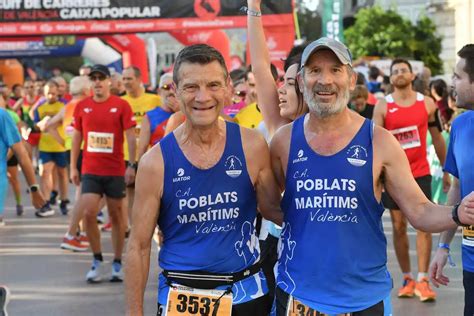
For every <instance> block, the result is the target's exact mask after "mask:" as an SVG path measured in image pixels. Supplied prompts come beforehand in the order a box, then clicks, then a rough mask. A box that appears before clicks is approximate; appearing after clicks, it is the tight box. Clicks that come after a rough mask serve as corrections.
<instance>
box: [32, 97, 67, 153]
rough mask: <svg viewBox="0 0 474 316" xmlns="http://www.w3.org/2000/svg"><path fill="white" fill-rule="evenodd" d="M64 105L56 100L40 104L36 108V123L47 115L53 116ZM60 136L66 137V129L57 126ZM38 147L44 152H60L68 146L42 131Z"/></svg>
mask: <svg viewBox="0 0 474 316" xmlns="http://www.w3.org/2000/svg"><path fill="white" fill-rule="evenodd" d="M63 107H64V103H62V102H60V101H56V102H55V103H48V102H47V101H46V102H45V103H43V104H42V105H40V106H38V107H37V108H36V110H35V123H38V122H39V121H41V120H42V119H43V118H45V117H46V116H49V117H51V118H52V117H53V116H55V115H56V114H57V113H59V111H61V109H62V108H63ZM57 130H58V133H59V136H61V137H62V138H64V136H65V135H64V129H63V127H62V126H58V127H57ZM38 149H39V150H40V151H44V152H51V153H59V152H65V151H66V148H64V146H63V145H61V144H60V143H58V142H57V141H56V139H54V137H53V136H51V135H50V134H48V133H45V132H42V133H41V138H40V141H39V145H38Z"/></svg>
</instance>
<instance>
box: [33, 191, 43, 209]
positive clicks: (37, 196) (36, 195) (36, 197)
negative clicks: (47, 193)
mask: <svg viewBox="0 0 474 316" xmlns="http://www.w3.org/2000/svg"><path fill="white" fill-rule="evenodd" d="M30 195H31V203H33V206H34V207H35V208H36V209H40V208H41V207H42V206H43V205H45V204H46V201H45V199H44V197H43V194H41V192H40V190H37V191H36V192H31V193H30Z"/></svg>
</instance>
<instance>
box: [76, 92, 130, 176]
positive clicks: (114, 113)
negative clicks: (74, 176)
mask: <svg viewBox="0 0 474 316" xmlns="http://www.w3.org/2000/svg"><path fill="white" fill-rule="evenodd" d="M135 125H136V123H135V120H134V118H133V112H132V108H131V107H130V105H129V104H128V102H127V101H125V100H123V99H121V98H119V97H116V96H113V95H112V96H110V97H109V98H108V99H107V100H106V101H104V102H100V103H99V102H95V101H94V100H93V99H92V97H89V98H86V99H84V100H82V101H81V102H79V103H78V104H77V105H76V108H75V110H74V128H75V129H77V130H78V131H79V132H81V134H82V137H83V139H84V150H83V160H82V174H92V175H98V176H124V175H125V164H124V160H123V159H124V158H123V140H124V131H125V130H127V129H129V128H132V127H134V126H135Z"/></svg>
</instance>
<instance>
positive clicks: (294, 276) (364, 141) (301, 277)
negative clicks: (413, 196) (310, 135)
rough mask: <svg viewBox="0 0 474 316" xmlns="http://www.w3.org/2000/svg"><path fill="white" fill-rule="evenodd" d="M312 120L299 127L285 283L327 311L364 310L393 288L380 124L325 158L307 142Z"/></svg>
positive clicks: (282, 249)
mask: <svg viewBox="0 0 474 316" xmlns="http://www.w3.org/2000/svg"><path fill="white" fill-rule="evenodd" d="M304 118H305V116H303V117H301V118H299V119H297V120H296V121H295V122H294V123H293V128H292V135H291V145H290V152H289V157H288V167H287V173H286V191H285V194H284V196H283V200H282V203H281V205H282V209H283V211H284V225H283V231H282V235H281V240H280V244H279V247H278V248H279V258H278V276H277V285H278V286H279V287H280V288H281V289H282V290H284V291H285V292H287V293H289V294H291V295H293V296H294V297H295V298H296V299H298V300H299V301H301V302H302V303H304V304H306V305H307V306H309V307H311V308H313V309H315V310H318V311H320V312H324V313H328V314H339V313H348V312H355V311H359V310H364V309H366V308H368V307H370V306H372V305H374V304H376V303H378V302H380V301H381V300H383V299H384V298H386V297H387V296H388V295H389V294H390V290H391V288H392V281H391V277H390V274H389V272H388V270H387V267H386V263H387V252H386V249H387V241H386V239H385V235H384V232H383V227H382V220H381V217H382V213H383V211H384V209H383V207H382V204H381V203H380V202H377V200H376V198H375V196H374V189H373V173H372V158H373V151H372V133H373V123H371V121H370V120H365V122H364V123H363V125H362V127H361V128H360V130H359V131H358V132H357V134H356V136H355V137H354V139H352V141H351V142H350V143H349V144H348V145H347V146H346V147H345V148H344V149H342V150H341V151H339V152H338V153H336V154H334V155H332V156H321V155H319V154H317V153H316V152H315V151H313V150H312V149H311V147H310V146H309V145H308V143H307V141H306V139H305V136H304Z"/></svg>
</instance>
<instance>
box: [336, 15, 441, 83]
mask: <svg viewBox="0 0 474 316" xmlns="http://www.w3.org/2000/svg"><path fill="white" fill-rule="evenodd" d="M355 18H356V21H355V24H354V25H353V26H351V27H349V28H348V29H346V30H344V37H345V39H346V42H347V45H348V47H349V48H350V50H351V52H352V54H353V55H354V58H359V57H363V56H378V57H387V58H394V57H404V58H413V59H417V60H421V61H423V62H424V63H425V65H426V66H427V67H429V68H430V69H431V71H432V73H433V74H434V75H436V74H439V73H441V72H442V64H443V63H442V61H441V59H440V57H439V54H440V52H441V37H439V36H437V35H436V33H435V32H436V26H435V25H434V24H433V22H432V21H431V20H430V19H429V18H428V17H426V16H424V17H422V18H421V19H420V20H419V21H418V22H417V24H416V25H413V24H412V23H411V22H410V21H409V20H408V19H405V18H404V17H402V16H401V15H399V14H398V13H397V12H395V11H393V10H388V11H385V10H383V9H382V8H381V7H379V6H374V7H370V8H364V9H361V10H359V12H357V14H356V16H355Z"/></svg>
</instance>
